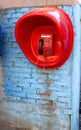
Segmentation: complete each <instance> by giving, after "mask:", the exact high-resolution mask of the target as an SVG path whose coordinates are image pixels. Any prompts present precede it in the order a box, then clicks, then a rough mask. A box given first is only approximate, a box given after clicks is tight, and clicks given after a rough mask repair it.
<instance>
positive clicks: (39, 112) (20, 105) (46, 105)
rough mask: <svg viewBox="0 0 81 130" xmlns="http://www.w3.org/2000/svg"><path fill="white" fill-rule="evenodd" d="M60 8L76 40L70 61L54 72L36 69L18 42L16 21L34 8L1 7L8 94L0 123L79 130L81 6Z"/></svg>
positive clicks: (35, 129)
mask: <svg viewBox="0 0 81 130" xmlns="http://www.w3.org/2000/svg"><path fill="white" fill-rule="evenodd" d="M59 7H60V8H63V10H65V11H66V12H67V13H68V15H69V16H70V18H71V20H72V22H73V26H74V32H75V40H74V49H73V52H72V54H71V56H70V58H69V60H68V61H67V62H66V63H65V64H64V65H63V66H62V67H60V68H59V69H58V70H53V71H44V70H43V71H42V70H40V69H37V68H36V67H35V66H34V65H32V64H31V63H30V62H29V61H28V60H27V59H26V58H25V56H24V55H23V53H22V52H21V50H20V48H19V47H18V45H17V43H16V41H15V37H14V28H15V23H16V21H17V20H18V18H19V17H20V16H22V15H23V14H24V13H26V12H28V11H30V10H32V9H33V8H20V9H5V10H0V18H1V19H0V26H1V40H0V47H1V60H2V66H0V67H2V69H1V73H0V74H2V76H1V77H3V79H2V80H1V81H2V82H1V81H0V82H1V83H2V85H1V89H2V88H3V89H4V95H5V99H4V100H3V101H1V102H0V123H1V124H5V125H10V126H13V127H20V128H21V127H24V128H27V130H71V129H72V130H78V109H79V90H80V89H79V88H80V85H79V83H80V79H79V77H80V6H79V5H76V6H63V7H61V6H59ZM77 32H78V33H79V34H77ZM76 54H77V55H76ZM76 61H77V62H76ZM74 75H75V77H74ZM77 76H78V78H77ZM1 91H2V92H3V90H1ZM74 119H75V120H74Z"/></svg>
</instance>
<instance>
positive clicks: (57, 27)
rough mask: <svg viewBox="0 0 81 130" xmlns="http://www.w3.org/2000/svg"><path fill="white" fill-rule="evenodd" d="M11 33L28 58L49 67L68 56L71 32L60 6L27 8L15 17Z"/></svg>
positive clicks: (69, 23) (71, 41)
mask: <svg viewBox="0 0 81 130" xmlns="http://www.w3.org/2000/svg"><path fill="white" fill-rule="evenodd" d="M15 37H16V40H17V42H18V44H19V46H20V48H21V50H22V52H23V53H24V54H25V56H26V57H27V58H28V59H29V61H30V62H32V63H33V64H34V65H35V66H37V67H39V68H42V69H46V70H52V69H57V68H58V67H60V66H61V65H63V64H64V63H65V61H66V60H67V59H68V58H69V56H70V53H71V51H72V47H73V40H74V32H73V26H72V22H71V20H70V18H69V16H68V15H67V14H66V13H65V12H64V11H63V10H62V9H59V8H57V7H43V8H39V9H36V10H32V11H30V12H29V13H27V14H25V15H23V16H22V17H21V18H20V19H19V20H18V21H17V23H16V26H15ZM41 40H42V41H41ZM40 42H41V43H40Z"/></svg>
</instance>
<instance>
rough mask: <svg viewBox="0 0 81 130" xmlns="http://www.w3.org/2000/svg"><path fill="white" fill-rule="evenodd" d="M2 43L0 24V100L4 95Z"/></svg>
mask: <svg viewBox="0 0 81 130" xmlns="http://www.w3.org/2000/svg"><path fill="white" fill-rule="evenodd" d="M3 41H4V39H3ZM2 43H3V42H2V31H1V26H0V101H1V100H2V99H3V98H4V97H5V96H4V93H3V88H2V45H3V44H2Z"/></svg>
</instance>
